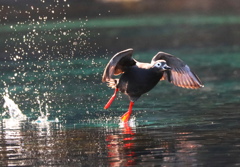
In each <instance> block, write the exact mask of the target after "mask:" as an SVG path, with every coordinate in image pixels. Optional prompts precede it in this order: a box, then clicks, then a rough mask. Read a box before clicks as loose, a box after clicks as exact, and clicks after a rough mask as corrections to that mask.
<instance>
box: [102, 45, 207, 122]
mask: <svg viewBox="0 0 240 167" xmlns="http://www.w3.org/2000/svg"><path fill="white" fill-rule="evenodd" d="M132 55H133V49H132V48H129V49H126V50H123V51H120V52H118V53H116V54H115V55H114V56H113V57H112V58H111V59H110V61H109V62H108V64H107V65H106V67H105V69H104V72H103V75H102V82H107V83H108V86H109V87H111V88H113V89H115V90H114V94H113V95H112V97H111V98H110V99H109V101H108V102H107V104H106V105H105V106H104V109H108V108H109V107H110V106H111V104H112V102H113V101H114V99H115V98H116V96H117V93H118V92H119V91H120V92H122V93H124V94H126V95H127V96H128V97H129V100H130V103H129V107H128V111H127V112H126V113H125V114H123V115H122V116H121V120H122V121H123V122H128V121H129V119H130V116H131V114H132V108H133V106H134V104H135V102H136V101H137V100H138V99H139V98H140V97H141V96H142V95H143V94H144V93H147V92H148V91H150V90H151V89H152V88H154V87H155V86H156V85H157V83H158V82H159V81H163V80H166V81H168V82H170V83H172V84H174V85H175V86H178V87H182V88H187V89H198V88H202V87H204V85H203V84H202V82H201V81H200V79H199V77H198V76H197V75H196V74H195V73H194V72H193V71H191V69H190V68H189V66H188V65H187V64H185V63H184V62H183V61H182V60H181V59H179V58H178V57H176V56H173V55H171V54H169V53H165V52H158V53H157V54H156V55H155V56H154V57H153V58H152V60H151V63H143V62H139V61H137V60H135V59H134V58H133V57H132ZM120 74H121V76H120V77H119V78H116V77H114V75H120Z"/></svg>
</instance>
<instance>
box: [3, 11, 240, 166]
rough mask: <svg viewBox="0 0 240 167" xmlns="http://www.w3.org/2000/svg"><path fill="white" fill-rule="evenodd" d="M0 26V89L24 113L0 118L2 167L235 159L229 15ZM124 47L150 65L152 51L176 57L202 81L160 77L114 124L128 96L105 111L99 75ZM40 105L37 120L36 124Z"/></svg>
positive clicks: (239, 68) (235, 57)
mask: <svg viewBox="0 0 240 167" xmlns="http://www.w3.org/2000/svg"><path fill="white" fill-rule="evenodd" d="M11 25H12V26H13V28H12V29H9V27H10V26H11ZM32 29H34V32H32ZM1 30H2V31H1V43H2V45H1V46H2V48H1V60H2V63H1V67H0V68H1V69H0V71H1V73H2V75H1V76H0V80H1V83H0V85H1V87H0V93H1V94H2V95H4V94H5V93H6V90H8V94H9V97H10V99H12V100H13V101H14V103H15V104H17V105H18V107H19V109H20V110H21V111H22V113H23V114H24V115H26V116H27V120H14V119H10V116H9V115H7V114H6V115H4V116H2V117H1V125H0V128H1V134H0V135H1V143H0V144H1V150H0V165H1V166H41V165H42V166H47V165H48V166H161V165H162V166H237V165H239V164H240V161H239V159H240V157H239V155H240V154H239V143H240V141H239V127H240V125H239V118H240V114H239V112H240V110H239V100H240V86H239V76H240V56H239V55H240V49H239V45H238V44H239V17H238V16H232V15H225V16H205V15H194V16H187V15H167V16H165V15H161V16H159V15H156V16H155V15H154V16H149V15H147V16H141V17H140V16H138V17H134V16H131V17H119V18H101V19H89V20H84V21H82V20H79V19H77V20H70V21H67V22H59V23H58V22H54V21H48V22H46V23H44V26H43V25H41V24H40V25H38V24H36V25H31V26H29V24H27V23H25V24H22V25H17V24H14V23H9V24H5V25H4V26H3V27H1ZM65 30H68V31H66V32H65V33H63V32H62V31H65ZM29 31H30V32H32V33H31V34H32V36H31V40H26V39H30V37H29V38H28V36H27V34H28V32H29ZM79 33H80V34H81V35H79ZM63 34H65V35H63ZM9 36H10V37H9ZM23 36H24V37H23ZM74 42H75V43H74ZM130 47H133V48H134V49H135V52H134V58H136V59H137V60H139V61H144V62H150V61H151V58H152V57H153V56H154V55H155V54H156V53H157V52H158V51H160V50H162V51H165V52H168V53H171V54H173V55H176V56H178V57H180V58H181V59H182V60H184V61H185V62H186V63H187V64H188V65H189V66H190V67H191V69H192V70H193V71H195V72H196V73H197V75H198V76H199V77H200V79H201V80H202V82H203V83H204V85H205V87H204V88H202V89H199V90H187V89H182V88H178V87H175V86H174V85H172V84H170V83H168V82H166V81H165V82H160V83H159V84H158V85H157V86H156V87H155V88H154V89H153V90H151V91H150V92H149V93H147V94H145V95H143V96H142V97H141V98H140V99H139V100H138V101H137V102H136V104H135V106H134V112H133V119H132V120H131V121H130V123H129V124H127V125H123V124H121V123H120V121H119V117H120V116H121V115H122V114H123V113H124V112H126V110H127V108H128V103H129V100H128V98H127V97H126V96H125V95H121V94H119V95H118V98H117V99H116V101H115V102H114V103H113V104H112V106H111V108H110V109H108V110H104V109H103V107H104V105H105V103H106V102H107V101H108V99H109V98H110V97H111V95H112V93H113V90H112V89H110V88H108V87H107V86H106V84H105V83H101V76H102V72H103V69H104V67H105V65H106V64H107V62H108V61H109V60H110V58H111V57H112V56H113V55H114V54H115V50H116V51H120V50H123V49H126V48H130ZM39 102H40V103H41V106H39ZM1 104H2V105H0V107H1V113H3V112H4V111H7V109H5V108H3V104H4V100H3V99H2V100H1ZM40 111H42V112H44V113H45V114H48V115H47V116H48V120H47V121H46V122H36V120H37V118H39V116H40Z"/></svg>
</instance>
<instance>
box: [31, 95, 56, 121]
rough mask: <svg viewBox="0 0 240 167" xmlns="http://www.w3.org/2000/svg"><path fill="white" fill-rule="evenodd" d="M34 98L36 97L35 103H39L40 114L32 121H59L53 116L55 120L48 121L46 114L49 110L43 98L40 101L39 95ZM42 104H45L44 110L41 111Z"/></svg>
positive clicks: (47, 114)
mask: <svg viewBox="0 0 240 167" xmlns="http://www.w3.org/2000/svg"><path fill="white" fill-rule="evenodd" d="M44 96H45V95H44ZM36 99H37V103H38V105H39V113H40V116H39V117H38V118H37V120H35V121H34V123H40V124H48V123H49V122H59V119H58V118H55V120H53V121H50V120H49V119H48V116H49V115H50V113H49V110H48V104H47V103H46V101H44V100H42V101H41V100H40V98H39V96H38V97H37V98H36ZM44 103H45V105H44ZM43 106H45V107H44V109H45V112H44V111H43Z"/></svg>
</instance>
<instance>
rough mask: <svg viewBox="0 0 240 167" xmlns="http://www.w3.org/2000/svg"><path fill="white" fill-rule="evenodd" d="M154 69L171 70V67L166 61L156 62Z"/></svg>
mask: <svg viewBox="0 0 240 167" xmlns="http://www.w3.org/2000/svg"><path fill="white" fill-rule="evenodd" d="M153 68H157V69H159V70H160V71H166V70H171V67H169V66H168V65H167V62H166V61H165V60H158V61H155V62H154V64H153Z"/></svg>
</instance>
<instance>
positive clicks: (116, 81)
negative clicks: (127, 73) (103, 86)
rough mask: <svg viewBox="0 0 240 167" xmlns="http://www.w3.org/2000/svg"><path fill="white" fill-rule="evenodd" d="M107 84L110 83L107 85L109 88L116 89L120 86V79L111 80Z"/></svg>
mask: <svg viewBox="0 0 240 167" xmlns="http://www.w3.org/2000/svg"><path fill="white" fill-rule="evenodd" d="M107 82H108V83H107V85H108V87H110V88H113V89H116V88H117V85H118V82H119V79H110V80H108V81H107Z"/></svg>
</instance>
